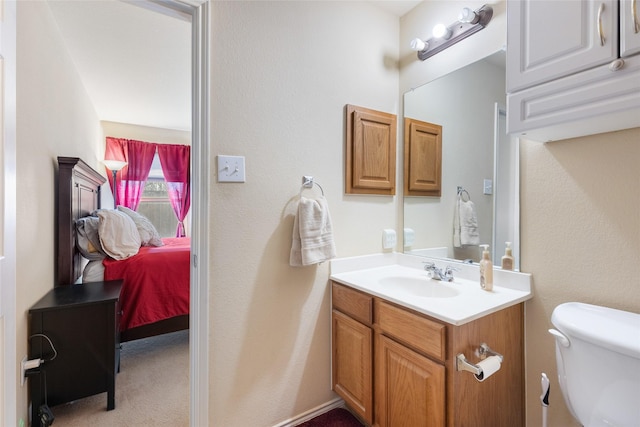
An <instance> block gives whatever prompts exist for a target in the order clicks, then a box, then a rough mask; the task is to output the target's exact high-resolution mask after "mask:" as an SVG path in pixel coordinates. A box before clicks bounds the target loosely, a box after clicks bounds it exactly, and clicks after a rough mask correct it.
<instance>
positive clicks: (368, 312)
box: [331, 282, 373, 325]
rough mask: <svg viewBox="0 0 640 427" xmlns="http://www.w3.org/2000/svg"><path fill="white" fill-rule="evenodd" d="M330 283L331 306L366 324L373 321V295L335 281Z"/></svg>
mask: <svg viewBox="0 0 640 427" xmlns="http://www.w3.org/2000/svg"><path fill="white" fill-rule="evenodd" d="M331 284H332V303H333V308H335V309H338V310H340V311H341V312H343V313H344V314H348V315H349V316H351V317H353V318H354V319H356V320H359V321H360V322H363V323H366V324H367V325H371V324H372V323H373V297H371V296H370V295H367V294H363V293H362V292H359V291H356V290H355V289H351V288H349V287H348V286H344V285H340V284H338V283H336V282H331Z"/></svg>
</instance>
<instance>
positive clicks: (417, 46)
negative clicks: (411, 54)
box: [411, 38, 429, 52]
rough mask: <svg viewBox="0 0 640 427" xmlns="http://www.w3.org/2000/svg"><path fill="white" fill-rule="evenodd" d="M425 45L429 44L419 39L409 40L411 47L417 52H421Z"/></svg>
mask: <svg viewBox="0 0 640 427" xmlns="http://www.w3.org/2000/svg"><path fill="white" fill-rule="evenodd" d="M427 46H429V44H428V43H425V42H424V41H423V40H421V39H417V38H416V39H413V40H411V49H412V50H415V51H417V52H422V51H423V50H425V49H426V48H427Z"/></svg>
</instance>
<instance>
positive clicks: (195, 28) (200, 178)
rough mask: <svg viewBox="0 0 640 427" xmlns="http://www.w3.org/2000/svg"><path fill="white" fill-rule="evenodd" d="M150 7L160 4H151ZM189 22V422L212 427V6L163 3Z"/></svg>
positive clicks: (200, 1) (206, 0) (181, 0)
mask: <svg viewBox="0 0 640 427" xmlns="http://www.w3.org/2000/svg"><path fill="white" fill-rule="evenodd" d="M148 1H149V3H155V5H156V6H157V5H158V2H154V0H148ZM161 5H166V6H168V7H169V8H171V9H173V10H174V11H177V12H179V13H184V14H187V15H189V16H191V52H192V54H191V106H192V118H191V120H192V124H191V153H192V156H191V209H192V224H191V269H190V271H191V286H190V295H191V298H190V307H189V313H190V314H189V361H190V364H189V366H190V372H189V378H190V395H191V398H190V417H189V419H190V422H189V424H190V425H191V426H192V427H198V426H205V425H209V262H208V261H209V247H208V242H209V229H210V227H209V193H208V191H207V190H208V186H207V183H208V182H210V179H211V173H210V167H209V141H210V118H209V113H210V106H209V100H210V96H209V88H210V86H209V72H210V67H209V60H210V58H209V40H210V15H209V14H210V0H166V1H163V2H162V3H161Z"/></svg>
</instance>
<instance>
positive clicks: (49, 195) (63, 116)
mask: <svg viewBox="0 0 640 427" xmlns="http://www.w3.org/2000/svg"><path fill="white" fill-rule="evenodd" d="M17 7H18V8H17V29H18V31H17V32H18V34H17V51H18V57H17V87H16V90H17V93H18V100H17V153H16V157H17V159H16V160H17V207H16V210H17V212H16V213H17V236H18V239H17V257H16V258H17V266H16V267H17V269H16V281H17V296H16V298H17V301H16V313H17V315H16V316H17V319H16V325H17V343H18V345H17V348H16V359H17V360H18V362H19V361H20V360H22V358H23V356H25V355H26V354H27V340H28V337H27V334H28V327H27V312H28V310H29V307H31V306H32V305H33V304H34V303H35V302H36V301H37V300H39V299H40V298H41V297H42V296H43V295H44V294H45V293H47V292H48V291H49V290H51V289H52V288H53V281H54V263H55V247H54V244H55V241H54V235H55V222H54V221H55V210H54V208H55V203H54V200H55V198H54V196H55V195H54V191H55V176H56V170H57V157H58V156H70V157H80V158H82V159H83V160H85V161H86V162H87V163H88V164H89V165H91V166H93V167H95V168H97V166H98V161H99V159H100V158H101V154H103V153H104V143H103V142H102V132H101V129H100V123H99V122H98V118H97V116H96V113H95V111H94V110H93V107H92V105H91V103H90V102H89V99H88V97H87V94H86V92H85V90H84V87H83V86H82V84H81V83H80V80H79V77H78V75H77V74H76V71H75V68H74V66H73V64H72V63H71V60H70V58H69V56H68V54H67V52H66V50H65V47H64V45H63V43H62V41H61V39H60V37H59V35H58V32H57V28H56V25H55V23H54V20H53V17H52V15H51V13H50V11H49V8H48V6H47V3H46V2H18V5H17ZM18 372H19V369H18ZM16 395H17V408H18V409H17V410H18V419H23V420H24V421H25V422H26V421H27V405H28V397H27V386H26V385H25V386H21V385H20V381H19V379H18V383H17V384H16Z"/></svg>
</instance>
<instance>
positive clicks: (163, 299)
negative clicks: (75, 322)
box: [103, 237, 191, 331]
mask: <svg viewBox="0 0 640 427" xmlns="http://www.w3.org/2000/svg"><path fill="white" fill-rule="evenodd" d="M162 241H163V242H164V244H165V245H164V246H160V247H153V246H143V247H141V248H140V252H138V253H137V254H136V255H134V256H132V257H131V258H127V259H125V260H121V261H116V260H113V259H105V260H104V261H103V265H104V279H105V280H116V279H123V280H124V283H123V284H122V291H121V292H120V303H121V305H122V311H123V314H122V317H121V319H120V330H121V331H124V330H127V329H131V328H135V327H136V326H142V325H147V324H149V323H153V322H157V321H159V320H163V319H168V318H170V317H174V316H178V315H182V314H189V260H190V246H191V239H190V238H188V237H181V238H164V239H162Z"/></svg>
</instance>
